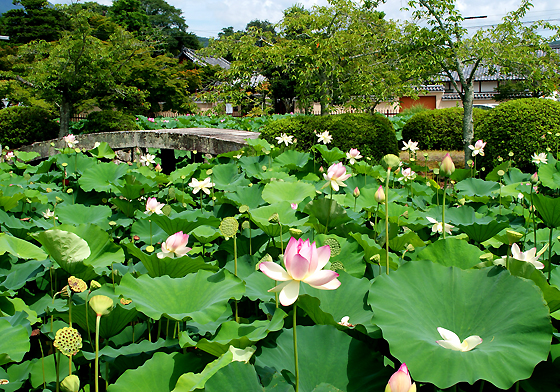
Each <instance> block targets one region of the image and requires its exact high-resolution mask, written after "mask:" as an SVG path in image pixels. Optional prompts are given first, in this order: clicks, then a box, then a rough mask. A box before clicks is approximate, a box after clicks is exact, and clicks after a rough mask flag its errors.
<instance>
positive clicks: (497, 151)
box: [476, 98, 560, 171]
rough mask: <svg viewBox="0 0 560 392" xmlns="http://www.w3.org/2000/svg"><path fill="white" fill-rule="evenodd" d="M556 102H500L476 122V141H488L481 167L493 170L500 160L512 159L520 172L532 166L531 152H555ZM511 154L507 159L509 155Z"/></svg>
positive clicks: (559, 127)
mask: <svg viewBox="0 0 560 392" xmlns="http://www.w3.org/2000/svg"><path fill="white" fill-rule="evenodd" d="M559 132H560V102H557V101H552V100H549V99H539V98H525V99H516V100H513V101H509V102H504V103H501V104H500V105H499V106H497V107H496V108H495V109H493V110H490V111H489V112H488V114H487V115H486V116H484V117H483V118H482V120H481V122H480V125H479V126H478V128H477V131H476V137H477V139H483V140H484V141H486V142H488V147H487V148H486V149H485V152H486V155H485V156H484V157H482V158H480V159H481V160H480V162H481V164H482V165H486V166H487V167H488V168H490V167H494V166H495V165H497V164H498V163H499V162H500V157H501V158H502V159H512V160H513V161H515V162H516V165H517V166H518V167H520V168H522V169H523V170H527V171H530V170H532V168H534V166H533V165H532V163H531V156H532V155H533V154H535V153H547V152H548V151H553V152H556V151H557V150H558V148H559V147H560V134H559ZM510 152H511V153H512V154H513V158H510V157H509V156H506V155H508V154H509V153H510Z"/></svg>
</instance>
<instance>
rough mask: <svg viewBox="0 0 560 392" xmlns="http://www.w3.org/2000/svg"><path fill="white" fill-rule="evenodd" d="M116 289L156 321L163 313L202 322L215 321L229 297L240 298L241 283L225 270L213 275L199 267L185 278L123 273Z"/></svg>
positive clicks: (176, 317)
mask: <svg viewBox="0 0 560 392" xmlns="http://www.w3.org/2000/svg"><path fill="white" fill-rule="evenodd" d="M116 292H117V294H119V295H122V296H123V297H124V298H129V299H132V301H133V303H134V306H135V307H136V309H138V311H140V312H142V313H144V314H145V315H147V316H148V317H151V318H153V319H156V320H159V319H160V318H161V316H162V315H164V314H165V315H166V316H167V317H168V318H170V319H173V320H187V319H189V318H191V319H193V320H194V321H196V322H198V323H201V324H205V323H209V322H212V321H215V320H217V319H218V317H220V315H221V314H222V313H224V312H225V310H226V308H227V307H228V300H229V299H230V298H235V299H238V300H239V299H241V296H242V295H243V293H244V292H245V287H244V285H243V283H242V282H241V281H240V280H239V279H238V278H236V277H235V276H233V275H232V274H230V273H229V272H227V271H224V270H221V271H219V272H217V273H215V274H212V272H209V271H204V270H200V271H198V272H197V273H195V274H189V275H187V276H185V277H184V278H177V279H173V278H170V277H168V276H161V277H156V278H151V277H149V276H148V275H141V276H140V277H138V278H137V279H135V278H133V277H132V276H131V275H129V274H127V275H125V276H124V277H123V278H122V280H121V283H120V285H119V286H117V287H116Z"/></svg>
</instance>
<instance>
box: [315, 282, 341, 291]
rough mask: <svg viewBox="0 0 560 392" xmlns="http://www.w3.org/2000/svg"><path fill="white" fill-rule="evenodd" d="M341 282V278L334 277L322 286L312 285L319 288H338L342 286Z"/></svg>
mask: <svg viewBox="0 0 560 392" xmlns="http://www.w3.org/2000/svg"><path fill="white" fill-rule="evenodd" d="M340 284H341V283H340V280H338V279H333V280H331V281H330V282H329V283H325V284H324V285H322V286H312V287H313V288H316V289H319V290H336V289H338V288H339V287H340Z"/></svg>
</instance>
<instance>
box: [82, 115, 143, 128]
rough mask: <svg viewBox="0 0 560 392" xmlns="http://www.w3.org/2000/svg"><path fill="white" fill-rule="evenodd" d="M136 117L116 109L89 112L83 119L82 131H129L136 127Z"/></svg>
mask: <svg viewBox="0 0 560 392" xmlns="http://www.w3.org/2000/svg"><path fill="white" fill-rule="evenodd" d="M135 120H136V117H135V116H133V115H131V114H126V113H123V112H119V111H116V110H101V111H99V112H91V113H90V114H89V115H88V117H87V121H84V124H83V126H82V133H97V132H116V131H130V130H136V129H138V126H137V125H136V121H135Z"/></svg>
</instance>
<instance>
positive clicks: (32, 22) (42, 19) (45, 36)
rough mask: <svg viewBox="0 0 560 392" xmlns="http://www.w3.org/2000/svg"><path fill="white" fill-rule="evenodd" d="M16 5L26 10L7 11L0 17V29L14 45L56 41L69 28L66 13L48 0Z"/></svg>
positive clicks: (20, 0) (29, 0) (21, 0)
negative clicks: (37, 41)
mask: <svg viewBox="0 0 560 392" xmlns="http://www.w3.org/2000/svg"><path fill="white" fill-rule="evenodd" d="M15 4H21V5H22V6H23V7H24V8H23V9H21V8H20V9H12V10H9V11H6V12H5V13H3V14H2V16H1V17H0V29H1V31H2V33H3V34H4V35H8V36H9V37H10V42H11V43H13V44H26V43H29V42H31V41H35V40H45V41H56V40H57V39H58V38H59V37H60V36H61V34H62V31H63V30H64V29H65V28H66V26H67V23H68V20H67V18H66V16H65V15H64V13H63V12H61V11H60V10H59V9H57V8H53V7H51V6H50V5H49V3H48V1H47V0H16V1H15Z"/></svg>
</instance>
